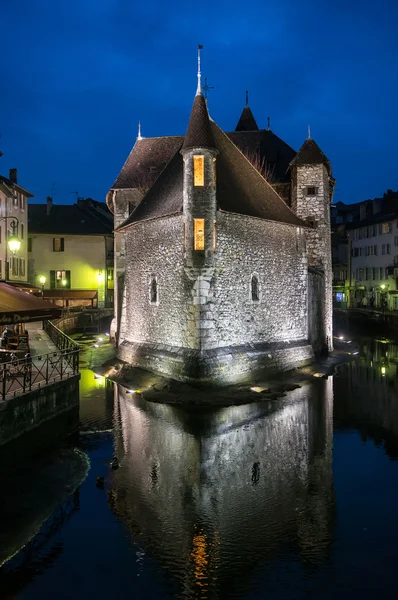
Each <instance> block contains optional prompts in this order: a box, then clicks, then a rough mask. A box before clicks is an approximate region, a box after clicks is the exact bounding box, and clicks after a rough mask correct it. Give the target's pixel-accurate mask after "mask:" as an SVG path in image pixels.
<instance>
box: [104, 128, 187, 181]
mask: <svg viewBox="0 0 398 600" xmlns="http://www.w3.org/2000/svg"><path fill="white" fill-rule="evenodd" d="M183 141H184V137H183V136H182V135H179V136H165V137H153V138H142V139H137V141H136V143H135V144H134V146H133V149H132V150H131V152H130V154H129V156H128V158H127V160H126V162H125V163H124V165H123V167H122V170H121V171H120V173H119V175H118V176H117V178H116V181H115V183H114V184H113V186H112V189H115V190H119V189H125V188H135V187H148V184H149V185H151V184H152V183H153V182H154V181H155V179H156V178H157V177H158V175H159V173H160V172H161V171H162V170H163V169H164V168H165V166H166V165H167V163H168V162H169V161H170V159H171V158H172V157H173V156H174V154H175V153H176V151H177V149H178V150H179V149H180V148H181V145H182V143H183ZM151 169H153V171H152V172H151Z"/></svg>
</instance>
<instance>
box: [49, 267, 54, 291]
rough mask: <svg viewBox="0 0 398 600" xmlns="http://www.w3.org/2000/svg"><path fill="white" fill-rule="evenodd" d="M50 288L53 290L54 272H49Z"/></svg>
mask: <svg viewBox="0 0 398 600" xmlns="http://www.w3.org/2000/svg"><path fill="white" fill-rule="evenodd" d="M50 288H51V289H52V290H55V271H50Z"/></svg>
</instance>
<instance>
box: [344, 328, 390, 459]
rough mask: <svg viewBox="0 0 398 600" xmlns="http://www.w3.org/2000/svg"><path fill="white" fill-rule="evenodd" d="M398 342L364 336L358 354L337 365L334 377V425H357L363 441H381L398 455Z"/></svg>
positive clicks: (353, 427)
mask: <svg viewBox="0 0 398 600" xmlns="http://www.w3.org/2000/svg"><path fill="white" fill-rule="evenodd" d="M397 375H398V346H397V345H396V344H394V343H392V342H390V341H388V340H383V339H382V340H374V339H365V340H363V341H362V342H361V345H360V356H359V358H358V359H357V360H356V361H355V362H353V363H351V364H348V365H344V366H342V367H340V369H339V372H338V374H337V377H335V381H334V395H335V405H334V419H335V429H336V430H339V429H344V428H352V429H357V430H358V431H359V432H360V434H361V436H362V439H363V440H364V441H366V440H367V439H368V438H370V439H373V440H374V442H375V443H376V444H377V445H381V444H384V447H385V451H386V453H387V454H388V455H389V456H390V457H391V458H398V402H397V395H398V378H397Z"/></svg>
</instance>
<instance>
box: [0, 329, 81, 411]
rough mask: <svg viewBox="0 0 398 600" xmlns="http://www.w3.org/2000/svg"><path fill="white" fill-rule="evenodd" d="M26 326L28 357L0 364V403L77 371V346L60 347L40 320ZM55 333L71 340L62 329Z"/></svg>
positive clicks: (74, 373) (65, 377)
mask: <svg viewBox="0 0 398 600" xmlns="http://www.w3.org/2000/svg"><path fill="white" fill-rule="evenodd" d="M52 327H53V326H52ZM25 328H26V330H27V331H28V332H29V347H30V355H31V358H30V360H29V361H27V360H26V359H20V360H16V361H13V362H12V363H3V365H0V402H1V401H6V400H7V399H8V398H12V397H14V396H18V395H21V394H24V393H26V392H29V391H31V390H33V389H37V388H39V387H42V386H45V385H48V384H50V383H54V382H55V381H57V380H61V379H67V378H68V377H71V376H72V375H76V374H77V373H78V372H79V349H78V346H75V347H69V348H68V349H65V350H61V349H60V348H58V347H57V346H56V345H55V343H54V342H53V341H52V339H51V338H50V336H49V335H48V334H47V333H46V332H45V331H44V330H43V328H42V324H41V322H33V323H27V324H26V327H25ZM53 329H56V328H54V327H53ZM57 332H58V334H59V335H61V336H63V337H64V339H67V340H68V341H69V342H70V343H71V344H72V343H73V342H72V340H70V338H67V336H65V335H64V334H62V332H60V331H59V330H57ZM56 339H57V338H56ZM62 347H65V346H62Z"/></svg>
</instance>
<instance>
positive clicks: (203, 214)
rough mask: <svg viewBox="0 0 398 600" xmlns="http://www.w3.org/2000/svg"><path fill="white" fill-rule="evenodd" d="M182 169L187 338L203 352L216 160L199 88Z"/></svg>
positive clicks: (213, 238)
mask: <svg viewBox="0 0 398 600" xmlns="http://www.w3.org/2000/svg"><path fill="white" fill-rule="evenodd" d="M180 152H181V154H182V156H183V160H184V167H183V215H184V233H185V235H184V246H185V247H184V271H185V274H186V276H187V278H188V280H189V281H190V285H191V286H192V291H191V298H190V300H189V304H190V306H189V307H188V310H189V318H188V320H189V322H188V337H189V344H190V347H191V348H195V349H198V350H202V349H205V348H206V347H207V345H206V338H207V335H206V334H207V330H206V329H207V326H208V325H209V324H213V321H212V319H209V318H208V317H209V316H211V315H209V314H208V313H209V309H210V308H211V304H210V307H209V304H208V300H209V293H210V283H211V279H212V277H213V274H214V262H215V258H214V257H215V251H216V227H217V201H216V169H217V165H216V160H217V159H216V156H217V154H218V150H217V149H216V148H215V143H214V140H213V135H212V132H211V126H210V121H209V115H208V112H207V106H206V101H205V99H204V97H203V94H202V91H201V87H200V84H199V86H198V91H197V92H196V96H195V99H194V102H193V106H192V112H191V116H190V119H189V123H188V129H187V133H186V135H185V139H184V143H183V146H182V148H181V151H180Z"/></svg>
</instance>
